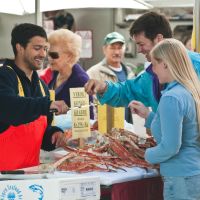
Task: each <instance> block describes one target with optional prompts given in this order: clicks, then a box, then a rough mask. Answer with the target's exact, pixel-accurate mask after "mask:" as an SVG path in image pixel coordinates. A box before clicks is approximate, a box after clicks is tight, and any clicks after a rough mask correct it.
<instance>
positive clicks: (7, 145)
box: [0, 66, 47, 171]
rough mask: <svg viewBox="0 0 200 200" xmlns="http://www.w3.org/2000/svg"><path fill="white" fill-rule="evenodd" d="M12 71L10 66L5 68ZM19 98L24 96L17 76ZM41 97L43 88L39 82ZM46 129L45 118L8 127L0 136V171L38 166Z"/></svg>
mask: <svg viewBox="0 0 200 200" xmlns="http://www.w3.org/2000/svg"><path fill="white" fill-rule="evenodd" d="M7 67H9V68H10V69H12V68H11V67H10V66H7ZM17 80H18V90H19V96H24V91H23V87H22V83H21V81H20V79H19V77H18V76H17ZM39 85H40V89H41V92H42V95H43V96H45V92H44V88H43V86H42V84H41V82H40V81H39ZM46 127H47V117H46V116H40V117H39V118H38V119H36V120H35V121H33V122H30V123H27V124H22V125H19V126H10V127H9V128H8V129H7V130H5V131H4V132H3V133H1V134H0V170H1V171H2V170H15V169H19V168H25V167H32V166H36V165H38V164H39V156H40V148H41V144H42V139H43V135H44V132H45V130H46Z"/></svg>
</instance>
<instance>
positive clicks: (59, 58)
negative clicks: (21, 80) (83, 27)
mask: <svg viewBox="0 0 200 200" xmlns="http://www.w3.org/2000/svg"><path fill="white" fill-rule="evenodd" d="M48 40H49V44H50V49H49V52H48V59H49V64H50V66H51V69H52V70H53V77H52V79H51V81H50V82H49V84H48V86H49V88H50V89H54V90H55V94H56V99H59V100H64V101H65V103H66V104H67V105H68V106H69V107H70V106H71V104H70V95H69V88H76V87H83V86H84V85H85V83H86V82H87V81H88V79H89V77H88V75H87V73H86V72H85V71H84V70H83V68H82V67H81V66H80V65H79V64H78V63H77V62H78V60H79V58H80V53H81V45H82V40H81V37H80V36H79V35H77V34H75V33H73V32H72V31H70V30H67V29H59V30H56V31H53V32H52V33H50V34H49V37H48ZM90 101H92V97H90ZM93 117H94V114H93V110H92V108H91V110H90V118H91V119H93Z"/></svg>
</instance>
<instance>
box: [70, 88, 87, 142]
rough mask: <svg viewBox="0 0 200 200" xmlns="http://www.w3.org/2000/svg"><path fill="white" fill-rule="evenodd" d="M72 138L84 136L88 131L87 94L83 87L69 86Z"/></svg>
mask: <svg viewBox="0 0 200 200" xmlns="http://www.w3.org/2000/svg"><path fill="white" fill-rule="evenodd" d="M70 101H71V113H72V138H73V139H77V138H86V137H90V136H91V132H90V109H89V108H90V107H89V96H88V94H87V93H86V92H85V89H84V88H70Z"/></svg>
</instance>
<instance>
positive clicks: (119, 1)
mask: <svg viewBox="0 0 200 200" xmlns="http://www.w3.org/2000/svg"><path fill="white" fill-rule="evenodd" d="M0 5H1V6H0V13H8V14H15V15H24V14H31V13H35V12H38V11H39V12H40V11H41V12H44V11H51V10H61V9H78V8H132V9H148V8H152V7H153V6H151V5H150V4H147V3H145V2H144V1H143V0H84V1H83V0H72V1H71V0H0Z"/></svg>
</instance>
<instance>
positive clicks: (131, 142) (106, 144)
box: [53, 128, 156, 173]
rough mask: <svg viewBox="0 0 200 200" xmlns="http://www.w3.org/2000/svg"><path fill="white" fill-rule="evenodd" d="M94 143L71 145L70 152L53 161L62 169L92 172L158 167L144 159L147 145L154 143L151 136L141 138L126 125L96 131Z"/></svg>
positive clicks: (55, 165)
mask: <svg viewBox="0 0 200 200" xmlns="http://www.w3.org/2000/svg"><path fill="white" fill-rule="evenodd" d="M96 135H97V136H96V141H95V143H94V144H87V145H85V147H84V148H83V149H79V148H72V147H69V146H66V147H64V149H65V150H66V151H67V152H69V153H68V154H67V155H65V156H63V157H62V158H61V159H59V160H58V161H56V162H55V163H53V167H54V169H56V170H60V171H73V172H79V173H82V172H90V171H107V172H111V171H116V170H125V169H124V167H134V166H136V167H142V168H156V166H153V165H150V164H149V163H147V162H146V161H145V160H144V152H145V150H146V148H149V147H153V146H155V144H156V143H155V141H154V139H153V138H152V137H150V136H149V137H147V138H142V137H139V136H138V135H136V134H134V133H133V132H130V131H127V130H124V129H116V128H115V129H112V131H111V132H109V133H107V134H105V135H101V134H96Z"/></svg>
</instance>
